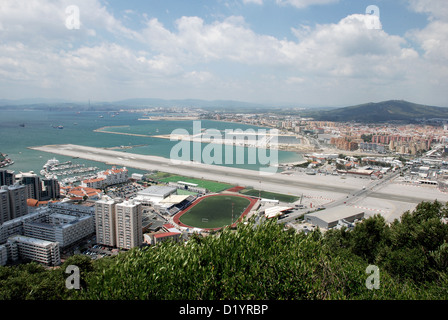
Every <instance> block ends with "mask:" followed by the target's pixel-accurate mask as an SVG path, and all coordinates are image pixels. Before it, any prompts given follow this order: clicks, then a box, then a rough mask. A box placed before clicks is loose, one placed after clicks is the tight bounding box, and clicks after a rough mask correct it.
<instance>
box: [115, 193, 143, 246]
mask: <svg viewBox="0 0 448 320" xmlns="http://www.w3.org/2000/svg"><path fill="white" fill-rule="evenodd" d="M115 212H116V225H115V226H116V237H117V247H118V248H122V249H131V248H134V247H139V246H140V245H141V244H142V242H143V230H142V204H141V203H140V202H136V201H134V200H129V201H124V202H122V203H119V204H117V205H116V206H115Z"/></svg>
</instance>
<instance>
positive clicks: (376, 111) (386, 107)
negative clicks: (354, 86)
mask: <svg viewBox="0 0 448 320" xmlns="http://www.w3.org/2000/svg"><path fill="white" fill-rule="evenodd" d="M307 116H310V117H313V118H314V119H315V120H323V121H356V122H370V123H372V122H387V121H408V122H414V121H416V120H418V119H432V118H446V119H448V108H443V107H434V106H427V105H422V104H416V103H412V102H408V101H404V100H389V101H383V102H378V103H373V102H370V103H365V104H360V105H356V106H350V107H345V108H338V109H333V110H326V111H315V112H310V113H309V114H307Z"/></svg>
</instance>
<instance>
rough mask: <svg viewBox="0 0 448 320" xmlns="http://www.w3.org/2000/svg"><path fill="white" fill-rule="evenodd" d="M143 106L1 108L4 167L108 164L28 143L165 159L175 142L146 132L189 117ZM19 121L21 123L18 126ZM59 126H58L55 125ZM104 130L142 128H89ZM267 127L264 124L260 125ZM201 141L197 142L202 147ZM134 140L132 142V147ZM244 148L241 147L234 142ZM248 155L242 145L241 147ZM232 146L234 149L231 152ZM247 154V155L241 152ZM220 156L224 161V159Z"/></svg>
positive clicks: (182, 124)
mask: <svg viewBox="0 0 448 320" xmlns="http://www.w3.org/2000/svg"><path fill="white" fill-rule="evenodd" d="M142 117H143V112H142V113H138V112H120V113H119V114H117V113H116V112H97V111H81V112H77V111H41V110H33V109H29V110H0V152H1V153H4V154H7V155H8V157H9V158H11V159H12V160H14V162H15V163H14V164H13V165H11V166H9V167H7V169H8V170H14V171H16V172H17V173H18V172H27V171H34V172H36V173H38V172H39V171H40V170H41V169H42V166H43V165H44V164H45V163H46V162H47V160H48V159H50V158H53V157H55V158H57V159H58V160H59V161H61V162H63V161H69V160H70V161H72V162H73V163H84V164H86V165H87V166H96V167H99V168H100V169H107V168H110V165H107V164H104V163H100V162H95V161H88V160H84V159H72V158H71V157H65V156H61V155H52V154H49V153H46V152H40V151H36V150H31V149H28V147H31V146H39V145H48V144H67V143H70V144H79V145H85V146H91V147H98V148H112V147H120V146H126V147H130V148H129V149H118V150H119V151H124V152H130V153H137V154H145V155H154V156H160V157H164V158H167V161H169V157H170V152H171V149H172V148H173V147H174V146H175V145H176V144H177V143H178V142H176V141H170V140H169V139H161V138H156V137H148V136H152V135H167V134H170V133H172V132H173V130H175V129H186V130H187V131H189V132H192V128H193V121H191V120H189V121H168V120H160V121H141V120H138V119H139V118H142ZM21 124H24V127H22V126H20V125H21ZM58 126H63V129H58V128H57V127H58ZM106 126H108V127H114V128H108V129H107V130H108V131H115V132H122V133H131V134H141V135H145V137H143V136H131V135H119V134H111V133H104V132H95V131H94V130H96V129H99V128H102V127H106ZM201 127H202V128H203V129H210V128H213V129H218V130H221V131H222V132H223V131H224V130H225V129H233V130H236V129H241V130H246V129H254V130H257V129H260V127H255V126H250V125H244V124H239V123H229V122H219V121H212V120H201ZM264 129H267V128H264ZM205 145H206V144H204V143H203V144H202V148H204V147H205ZM132 146H136V147H132ZM234 148H243V147H234ZM244 149H246V150H245V155H246V156H247V154H248V152H247V148H244ZM236 152H237V149H234V154H236ZM246 159H247V157H246ZM302 159H303V157H302V155H301V154H299V153H295V152H287V151H278V161H279V163H287V162H297V161H301V160H302ZM223 162H224V161H223ZM247 162H248V161H244V164H223V165H224V166H231V167H239V168H245V169H250V170H258V169H259V168H260V166H261V165H260V163H258V159H257V163H255V164H249V163H247ZM129 172H130V173H134V172H136V173H142V171H140V170H137V169H133V168H129Z"/></svg>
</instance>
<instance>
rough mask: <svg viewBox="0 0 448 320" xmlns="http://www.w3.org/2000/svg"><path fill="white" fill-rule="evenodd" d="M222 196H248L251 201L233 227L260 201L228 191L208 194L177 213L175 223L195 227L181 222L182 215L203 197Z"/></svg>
mask: <svg viewBox="0 0 448 320" xmlns="http://www.w3.org/2000/svg"><path fill="white" fill-rule="evenodd" d="M222 196H226V197H229V196H230V197H241V198H246V199H247V200H249V201H250V203H249V205H248V206H247V208H246V210H244V212H243V213H242V214H241V216H240V217H239V218H238V219H237V220H236V222H234V223H233V224H232V227H234V226H236V224H237V223H238V222H239V221H241V220H242V219H243V218H244V217H245V216H246V215H247V214H248V213H249V212H250V210H251V209H252V208H253V206H254V205H255V204H256V203H257V201H258V199H254V198H250V197H247V196H243V195H239V194H230V193H229V194H226V193H220V194H210V195H207V196H203V197H200V198H198V199H196V200H195V201H194V202H193V203H192V204H191V205H190V206H189V207H188V208H186V209H184V210H182V211H181V212H179V213H176V215H175V216H174V217H173V221H174V223H176V224H177V225H179V226H182V227H186V228H195V227H192V226H188V225H186V224H184V223H182V222H180V217H181V216H182V215H183V214H185V213H186V212H188V211H189V210H190V209H191V208H193V207H194V206H195V205H197V204H198V203H199V202H201V201H202V200H203V199H205V198H208V197H222ZM222 228H223V227H220V228H209V229H208V228H199V229H202V230H206V231H212V230H219V229H222Z"/></svg>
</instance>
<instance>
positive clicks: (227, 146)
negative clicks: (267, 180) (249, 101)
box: [170, 121, 278, 175]
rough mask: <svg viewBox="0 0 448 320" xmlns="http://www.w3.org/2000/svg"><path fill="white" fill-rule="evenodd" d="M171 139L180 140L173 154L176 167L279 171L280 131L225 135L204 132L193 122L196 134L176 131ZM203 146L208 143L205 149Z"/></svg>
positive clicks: (271, 172)
mask: <svg viewBox="0 0 448 320" xmlns="http://www.w3.org/2000/svg"><path fill="white" fill-rule="evenodd" d="M170 140H171V141H179V142H178V143H177V144H176V145H175V146H174V147H173V148H172V149H171V152H170V160H171V162H172V163H173V164H188V163H195V162H197V163H200V162H202V163H205V164H215V165H220V164H259V165H260V166H261V167H260V168H259V172H260V175H270V174H274V173H276V172H277V169H278V130H277V129H270V130H267V129H258V130H254V129H246V130H242V129H236V130H234V129H226V130H225V131H224V135H223V134H222V133H221V131H219V130H217V129H204V130H203V129H202V126H201V121H193V134H191V135H190V133H189V132H188V131H187V130H186V129H175V130H174V131H173V132H171V135H170ZM203 143H208V144H207V145H206V146H205V147H204V148H202V144H203ZM244 147H246V148H244ZM245 150H247V157H246V152H245Z"/></svg>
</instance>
